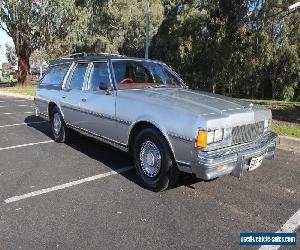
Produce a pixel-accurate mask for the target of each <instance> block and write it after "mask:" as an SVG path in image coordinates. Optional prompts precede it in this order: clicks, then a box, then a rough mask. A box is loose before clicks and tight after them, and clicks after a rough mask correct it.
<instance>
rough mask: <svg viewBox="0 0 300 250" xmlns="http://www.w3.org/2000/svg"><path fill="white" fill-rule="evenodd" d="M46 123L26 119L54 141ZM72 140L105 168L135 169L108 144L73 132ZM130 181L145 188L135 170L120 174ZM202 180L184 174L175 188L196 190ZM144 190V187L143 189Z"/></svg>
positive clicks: (71, 142) (39, 120)
mask: <svg viewBox="0 0 300 250" xmlns="http://www.w3.org/2000/svg"><path fill="white" fill-rule="evenodd" d="M41 121H44V120H42V119H41V118H39V117H36V116H33V115H32V116H28V117H26V118H25V120H24V122H25V123H27V126H29V127H31V128H34V129H36V130H38V131H39V132H41V133H43V134H45V135H46V136H48V137H49V138H51V139H52V133H51V128H50V125H49V123H48V122H42V123H38V122H41ZM71 133H72V135H71V140H70V141H68V142H67V143H66V145H68V146H69V147H71V148H73V149H74V150H76V151H79V152H81V153H83V154H85V155H87V156H88V157H90V158H92V159H94V160H96V161H98V162H101V163H102V164H104V165H105V166H107V167H109V168H110V169H112V170H117V169H120V168H124V167H130V166H132V167H133V165H134V164H133V161H132V158H131V156H130V155H129V154H128V153H126V152H123V151H121V150H119V149H117V148H114V147H112V146H110V145H108V144H105V143H103V142H100V141H97V140H96V139H93V138H90V137H87V136H84V135H81V134H79V133H77V132H75V131H72V132H71ZM120 175H122V176H124V177H125V178H127V179H128V180H130V181H132V182H133V183H135V184H137V185H139V186H141V187H143V185H142V183H141V181H140V180H139V178H138V176H137V174H136V172H135V171H134V169H133V170H132V171H127V172H123V173H120ZM201 181H202V180H200V179H197V178H196V177H195V176H193V175H190V174H184V173H182V174H181V175H180V179H179V181H178V183H177V185H176V186H175V187H174V188H176V187H180V186H186V187H189V188H194V187H193V186H192V185H193V184H196V183H199V182H201ZM143 188H144V187H143Z"/></svg>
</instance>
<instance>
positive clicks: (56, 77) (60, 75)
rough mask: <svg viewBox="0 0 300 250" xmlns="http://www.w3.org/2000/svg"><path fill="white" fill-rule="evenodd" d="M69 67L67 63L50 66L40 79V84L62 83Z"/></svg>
mask: <svg viewBox="0 0 300 250" xmlns="http://www.w3.org/2000/svg"><path fill="white" fill-rule="evenodd" d="M69 67H70V64H69V63H68V64H58V65H53V66H50V68H49V70H48V71H47V73H46V74H45V76H44V77H43V79H42V81H41V85H62V82H63V80H64V78H65V76H66V74H67V72H68V70H69Z"/></svg>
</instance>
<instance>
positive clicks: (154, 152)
mask: <svg viewBox="0 0 300 250" xmlns="http://www.w3.org/2000/svg"><path fill="white" fill-rule="evenodd" d="M140 162H141V167H142V170H143V172H144V174H145V175H147V176H148V177H155V176H157V175H158V173H159V170H160V168H161V155H160V151H159V148H158V147H157V146H156V144H155V143H154V142H152V141H145V142H143V144H142V146H141V151H140Z"/></svg>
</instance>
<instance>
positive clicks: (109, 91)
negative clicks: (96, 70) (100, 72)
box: [99, 83, 112, 95]
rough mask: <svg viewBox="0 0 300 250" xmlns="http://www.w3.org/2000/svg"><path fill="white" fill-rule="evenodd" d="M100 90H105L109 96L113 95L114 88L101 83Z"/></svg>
mask: <svg viewBox="0 0 300 250" xmlns="http://www.w3.org/2000/svg"><path fill="white" fill-rule="evenodd" d="M99 89H100V90H104V91H105V93H106V94H107V95H111V90H112V88H111V86H110V84H107V83H100V85H99Z"/></svg>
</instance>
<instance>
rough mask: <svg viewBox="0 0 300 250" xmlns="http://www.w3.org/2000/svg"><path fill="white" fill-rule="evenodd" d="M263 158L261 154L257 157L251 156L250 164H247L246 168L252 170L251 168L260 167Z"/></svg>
mask: <svg viewBox="0 0 300 250" xmlns="http://www.w3.org/2000/svg"><path fill="white" fill-rule="evenodd" d="M263 159H264V156H263V155H262V156H259V157H256V158H252V159H251V161H250V165H249V168H248V170H249V171H252V170H254V169H257V168H258V167H260V165H261V164H262V161H263Z"/></svg>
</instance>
